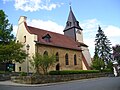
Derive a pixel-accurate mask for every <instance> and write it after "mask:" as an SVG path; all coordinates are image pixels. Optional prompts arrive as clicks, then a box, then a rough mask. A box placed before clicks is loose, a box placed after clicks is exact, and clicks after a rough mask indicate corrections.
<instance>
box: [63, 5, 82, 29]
mask: <svg viewBox="0 0 120 90" xmlns="http://www.w3.org/2000/svg"><path fill="white" fill-rule="evenodd" d="M72 27H74V28H78V29H80V30H82V29H81V27H80V26H79V22H78V21H77V20H76V18H75V15H74V13H73V11H72V7H71V3H70V12H69V16H68V20H67V22H66V27H65V29H64V31H65V30H68V29H69V28H72Z"/></svg>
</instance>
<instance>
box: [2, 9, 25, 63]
mask: <svg viewBox="0 0 120 90" xmlns="http://www.w3.org/2000/svg"><path fill="white" fill-rule="evenodd" d="M12 31H13V27H12V25H11V24H10V23H9V20H8V19H7V15H6V14H5V13H4V11H3V10H0V63H9V62H20V63H21V62H23V61H24V59H25V58H26V57H27V54H26V52H25V51H24V50H22V49H21V48H22V47H23V45H22V44H20V43H15V38H14V35H13V34H12Z"/></svg>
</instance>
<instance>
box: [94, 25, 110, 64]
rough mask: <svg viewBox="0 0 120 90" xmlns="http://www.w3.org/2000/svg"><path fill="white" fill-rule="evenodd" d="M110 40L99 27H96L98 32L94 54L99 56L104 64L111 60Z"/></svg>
mask: <svg viewBox="0 0 120 90" xmlns="http://www.w3.org/2000/svg"><path fill="white" fill-rule="evenodd" d="M111 51H112V48H111V42H110V40H108V38H107V36H105V34H104V32H103V31H102V29H101V27H100V26H99V28H98V33H97V34H96V38H95V55H94V56H98V57H99V58H101V59H102V60H103V61H104V62H105V63H106V64H108V62H109V61H111V60H112V58H111Z"/></svg>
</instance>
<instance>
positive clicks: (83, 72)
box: [49, 70, 100, 75]
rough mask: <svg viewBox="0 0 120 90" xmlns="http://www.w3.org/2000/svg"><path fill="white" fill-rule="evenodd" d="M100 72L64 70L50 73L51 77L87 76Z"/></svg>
mask: <svg viewBox="0 0 120 90" xmlns="http://www.w3.org/2000/svg"><path fill="white" fill-rule="evenodd" d="M99 72H100V71H99V70H64V71H50V72H49V74H50V75H68V74H86V73H99Z"/></svg>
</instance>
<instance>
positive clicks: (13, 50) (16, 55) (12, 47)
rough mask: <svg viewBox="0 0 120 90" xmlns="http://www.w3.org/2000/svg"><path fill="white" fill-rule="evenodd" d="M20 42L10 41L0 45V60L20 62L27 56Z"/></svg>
mask: <svg viewBox="0 0 120 90" xmlns="http://www.w3.org/2000/svg"><path fill="white" fill-rule="evenodd" d="M22 47H23V45H22V44H20V43H15V42H14V41H13V42H12V41H11V42H10V43H9V44H7V45H0V62H12V61H14V62H19V63H22V62H23V61H24V59H25V58H26V57H27V54H26V52H25V51H24V50H22V49H21V48H22Z"/></svg>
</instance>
